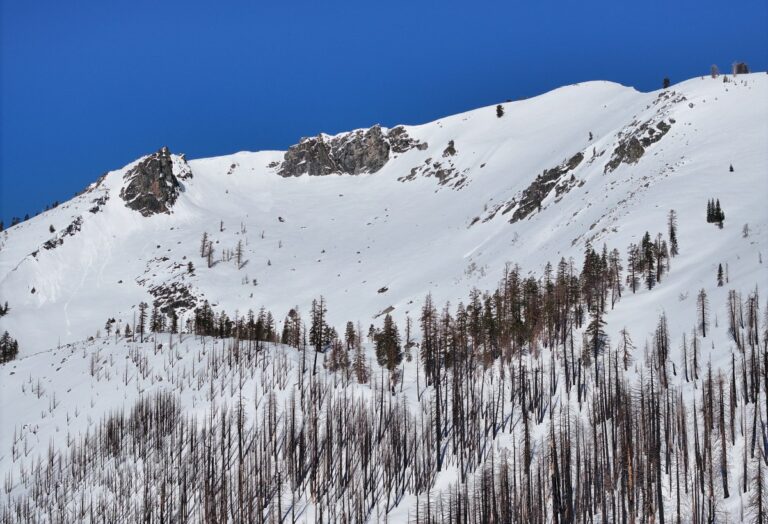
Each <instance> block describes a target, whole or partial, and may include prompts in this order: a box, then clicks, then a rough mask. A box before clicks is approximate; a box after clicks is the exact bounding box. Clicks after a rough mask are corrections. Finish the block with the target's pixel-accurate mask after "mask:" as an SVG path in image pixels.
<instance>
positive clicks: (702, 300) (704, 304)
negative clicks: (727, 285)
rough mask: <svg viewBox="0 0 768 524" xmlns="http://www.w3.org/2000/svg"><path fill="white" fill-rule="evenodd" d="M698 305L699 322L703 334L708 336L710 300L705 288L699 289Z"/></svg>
mask: <svg viewBox="0 0 768 524" xmlns="http://www.w3.org/2000/svg"><path fill="white" fill-rule="evenodd" d="M696 307H697V311H698V324H699V331H701V336H702V337H704V338H706V337H707V329H709V300H707V292H706V291H704V288H702V289H701V291H699V294H698V296H697V298H696Z"/></svg>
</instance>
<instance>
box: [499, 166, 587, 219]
mask: <svg viewBox="0 0 768 524" xmlns="http://www.w3.org/2000/svg"><path fill="white" fill-rule="evenodd" d="M583 160H584V153H576V154H575V155H573V156H572V157H571V158H570V159H568V160H567V161H566V162H563V163H562V164H560V165H559V166H556V167H553V168H551V169H546V170H544V172H543V173H542V174H540V175H539V176H537V177H536V179H535V180H534V181H533V182H531V184H530V185H529V186H528V187H527V188H525V189H524V190H523V192H522V194H521V195H520V199H519V203H518V200H517V199H512V201H510V203H509V205H508V206H507V207H506V209H505V210H504V211H503V212H502V214H506V213H508V212H509V211H511V210H512V209H514V210H515V211H514V212H513V213H512V218H511V219H510V220H509V222H510V223H512V224H514V223H515V222H518V221H520V220H523V219H524V218H527V217H529V216H530V215H531V214H532V213H534V212H535V211H538V210H539V209H541V203H542V201H543V200H544V198H546V196H547V195H549V193H550V192H551V191H552V189H553V188H554V189H555V193H556V195H557V196H560V195H561V194H563V193H565V192H567V191H569V190H570V189H571V188H572V187H573V186H574V185H575V182H576V177H575V176H573V174H571V176H570V177H568V176H566V175H567V174H568V173H569V172H570V171H573V170H574V169H576V168H577V167H578V166H579V164H581V162H582V161H583Z"/></svg>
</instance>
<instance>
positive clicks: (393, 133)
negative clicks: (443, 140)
mask: <svg viewBox="0 0 768 524" xmlns="http://www.w3.org/2000/svg"><path fill="white" fill-rule="evenodd" d="M387 139H388V141H389V147H390V149H391V150H392V152H393V153H405V152H406V151H410V150H411V149H418V150H419V151H424V150H425V149H427V144H426V142H419V141H418V140H416V139H414V138H411V137H410V136H408V131H406V130H405V128H404V127H403V126H397V127H394V128H392V129H390V130H389V133H387Z"/></svg>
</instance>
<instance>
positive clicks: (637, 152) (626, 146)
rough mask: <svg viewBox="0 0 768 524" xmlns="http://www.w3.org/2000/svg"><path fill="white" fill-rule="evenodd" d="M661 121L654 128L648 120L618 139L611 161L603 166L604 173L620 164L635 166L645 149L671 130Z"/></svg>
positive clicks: (669, 126) (669, 125) (668, 125)
mask: <svg viewBox="0 0 768 524" xmlns="http://www.w3.org/2000/svg"><path fill="white" fill-rule="evenodd" d="M671 127H672V126H671V124H668V123H666V122H664V121H663V120H662V121H661V122H659V123H658V124H656V125H655V126H654V125H653V123H652V122H651V121H650V120H649V121H647V122H644V123H643V124H641V125H640V126H638V127H636V128H635V129H632V130H631V131H630V132H629V133H628V134H625V135H624V136H622V137H621V138H620V139H619V143H618V145H617V146H616V148H615V149H614V150H613V154H612V155H611V159H610V160H609V161H608V163H607V164H605V169H604V171H603V172H604V173H610V172H611V171H613V170H614V169H616V168H617V167H619V165H621V164H636V163H637V161H638V160H640V158H641V157H642V156H643V155H644V154H645V149H646V148H647V147H648V146H650V145H651V144H654V143H656V142H658V141H659V140H661V139H662V137H663V136H664V135H666V134H667V132H668V131H669V130H670V128H671Z"/></svg>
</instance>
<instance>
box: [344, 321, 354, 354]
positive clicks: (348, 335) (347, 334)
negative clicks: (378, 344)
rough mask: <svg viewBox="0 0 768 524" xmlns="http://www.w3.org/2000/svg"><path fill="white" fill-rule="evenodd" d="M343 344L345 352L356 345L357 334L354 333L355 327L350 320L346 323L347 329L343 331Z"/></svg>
mask: <svg viewBox="0 0 768 524" xmlns="http://www.w3.org/2000/svg"><path fill="white" fill-rule="evenodd" d="M344 342H345V343H346V345H347V351H349V350H350V349H352V348H353V347H355V345H356V344H357V332H356V331H355V325H354V324H353V323H352V321H351V320H350V321H349V322H347V328H346V330H345V331H344Z"/></svg>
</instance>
